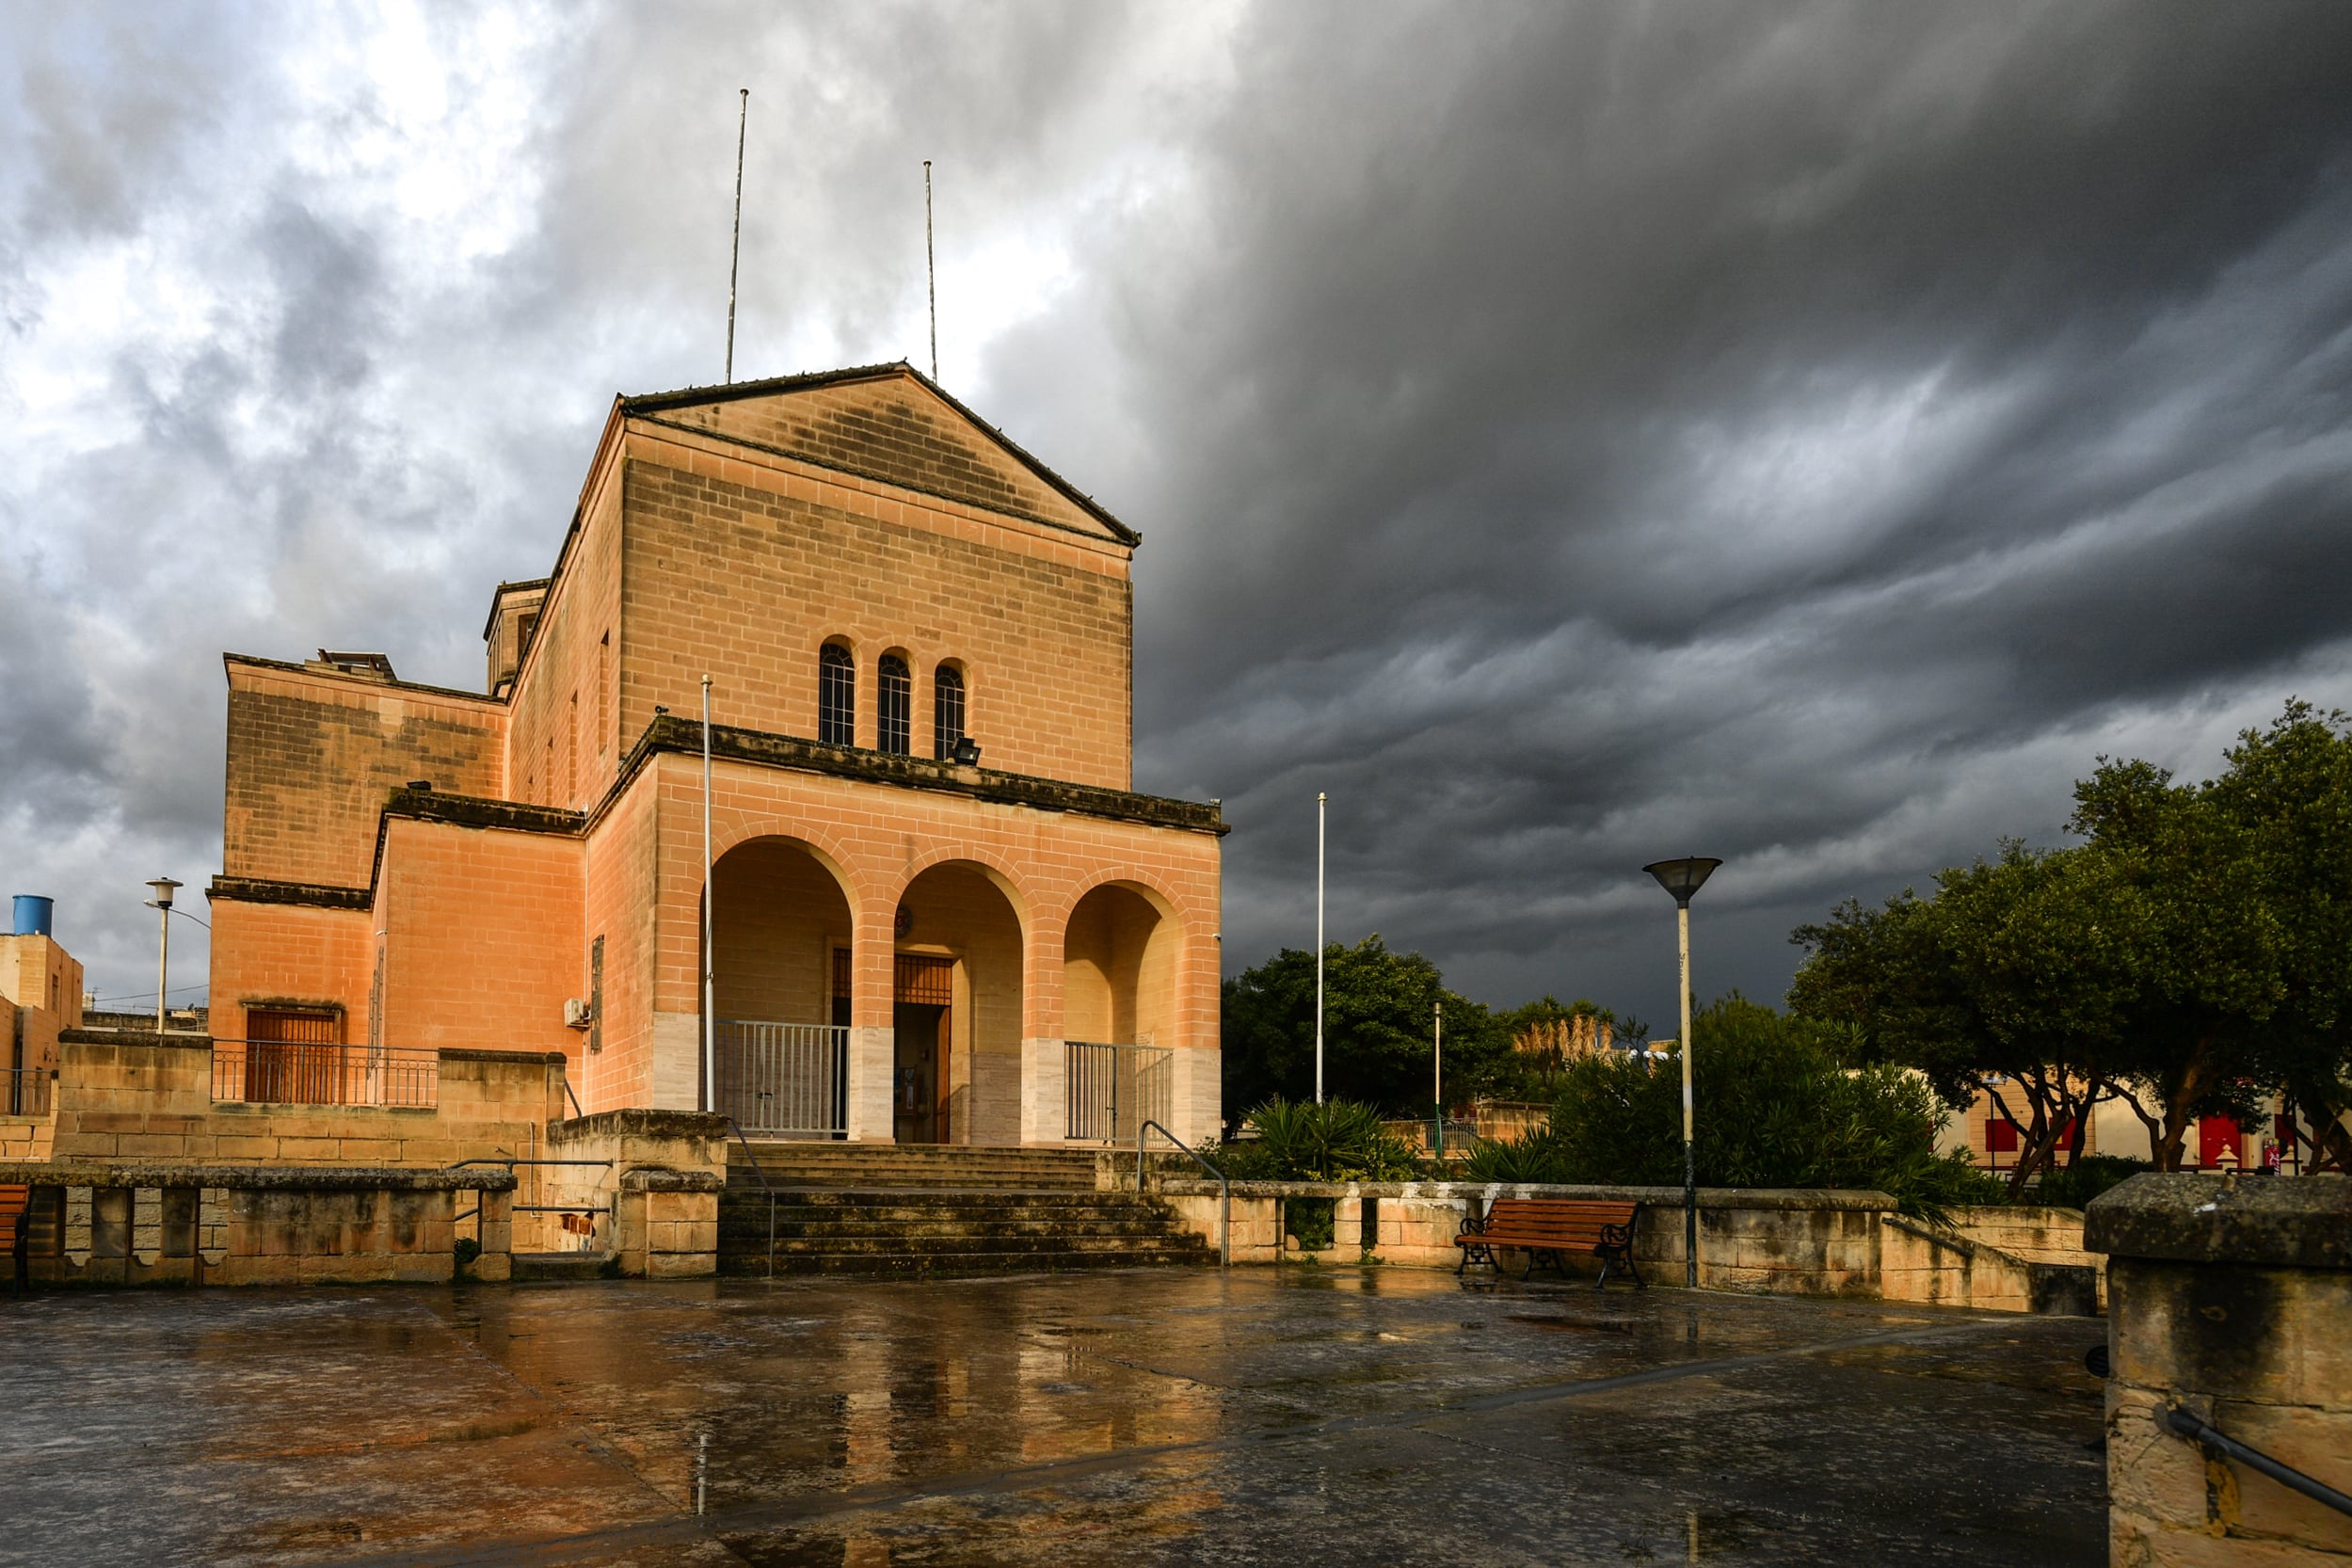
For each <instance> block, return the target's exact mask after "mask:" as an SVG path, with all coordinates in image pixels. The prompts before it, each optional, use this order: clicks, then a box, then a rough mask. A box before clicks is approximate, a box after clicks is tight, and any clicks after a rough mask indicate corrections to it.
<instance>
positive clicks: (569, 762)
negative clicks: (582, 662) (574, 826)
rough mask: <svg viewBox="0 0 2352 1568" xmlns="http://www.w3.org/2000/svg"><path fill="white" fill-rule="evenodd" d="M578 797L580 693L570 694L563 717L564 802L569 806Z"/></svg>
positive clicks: (576, 800)
mask: <svg viewBox="0 0 2352 1568" xmlns="http://www.w3.org/2000/svg"><path fill="white" fill-rule="evenodd" d="M579 799H580V694H579V693H578V692H574V693H572V694H571V707H570V709H569V711H568V712H567V714H566V716H565V718H564V804H565V805H566V806H570V805H573V804H575V803H576V802H578V800H579Z"/></svg>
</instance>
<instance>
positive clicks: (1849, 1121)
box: [1468, 995, 2001, 1219]
mask: <svg viewBox="0 0 2352 1568" xmlns="http://www.w3.org/2000/svg"><path fill="white" fill-rule="evenodd" d="M1691 1034H1692V1036H1693V1037H1694V1038H1695V1039H1696V1040H1697V1042H1698V1049H1697V1055H1696V1057H1695V1058H1694V1066H1695V1072H1694V1075H1693V1076H1694V1085H1695V1097H1696V1102H1697V1108H1698V1115H1697V1132H1696V1138H1695V1141H1694V1148H1693V1152H1694V1156H1695V1162H1696V1164H1697V1167H1698V1178H1699V1185H1701V1186H1702V1187H1823V1188H1875V1189H1877V1190H1879V1191H1880V1192H1886V1193H1888V1194H1890V1195H1892V1196H1893V1197H1894V1198H1895V1200H1896V1206H1897V1207H1898V1208H1900V1209H1901V1210H1902V1211H1903V1212H1905V1213H1907V1214H1916V1215H1921V1216H1924V1217H1927V1218H1929V1219H1941V1218H1943V1217H1944V1213H1945V1211H1946V1210H1948V1209H1950V1208H1956V1207H1960V1206H1962V1205H1968V1204H1976V1203H1997V1202H1999V1201H2000V1193H2001V1185H2000V1183H1999V1182H1998V1181H1997V1180H1996V1179H1994V1178H1992V1177H1990V1176H1986V1175H1985V1174H1984V1173H1982V1172H1980V1171H1977V1170H1976V1169H1975V1168H1974V1167H1973V1166H1971V1165H1970V1164H1969V1162H1968V1157H1967V1156H1966V1155H1965V1154H1960V1153H1956V1154H1953V1155H1950V1156H1945V1157H1939V1156H1938V1155H1937V1154H1936V1152H1935V1139H1936V1132H1937V1129H1938V1128H1940V1127H1941V1126H1942V1125H1943V1121H1944V1110H1943V1107H1942V1106H1941V1105H1940V1104H1939V1103H1938V1102H1937V1100H1936V1097H1935V1095H1934V1092H1933V1091H1932V1090H1930V1089H1929V1088H1928V1084H1927V1083H1926V1081H1925V1080H1922V1079H1920V1078H1919V1077H1918V1076H1917V1075H1915V1074H1912V1073H1909V1072H1906V1071H1904V1070H1902V1069H1901V1068H1897V1067H1885V1066H1880V1067H1863V1068H1857V1069H1848V1068H1846V1067H1843V1066H1841V1065H1839V1064H1838V1060H1837V1057H1836V1056H1835V1054H1834V1053H1833V1052H1832V1049H1831V1048H1830V1045H1829V1043H1828V1042H1826V1041H1824V1040H1823V1039H1821V1038H1820V1037H1819V1035H1818V1033H1817V1032H1816V1027H1815V1026H1814V1025H1811V1024H1809V1023H1806V1022H1804V1021H1802V1020H1799V1019H1793V1018H1786V1017H1784V1016H1781V1015H1780V1014H1778V1013H1776V1012H1774V1011H1773V1010H1772V1009H1771V1008H1769V1007H1764V1006H1760V1005H1758V1004H1757V1003H1754V1002H1751V1001H1747V1000H1742V999H1741V998H1739V997H1738V996H1736V995H1734V996H1731V997H1728V998H1725V999H1724V1000H1720V1001H1718V1002H1716V1003H1715V1004H1714V1005H1713V1006H1711V1007H1708V1008H1707V1009H1705V1010H1704V1011H1703V1012H1702V1013H1700V1014H1699V1015H1698V1016H1697V1017H1696V1018H1694V1019H1693V1020H1692V1029H1691ZM1468 1174H1469V1175H1470V1176H1471V1177H1472V1179H1474V1180H1480V1181H1555V1182H1570V1183H1613V1184H1623V1185H1626V1186H1639V1187H1679V1186H1681V1185H1682V1178H1683V1150H1682V1064H1681V1063H1680V1062H1679V1061H1677V1060H1676V1059H1674V1058H1673V1057H1671V1056H1670V1057H1668V1058H1666V1059H1664V1060H1663V1061H1660V1062H1657V1063H1656V1064H1653V1063H1652V1062H1651V1061H1650V1059H1648V1058H1647V1057H1643V1056H1638V1055H1633V1054H1619V1053H1610V1054H1605V1055H1600V1056H1593V1057H1587V1058H1585V1059H1584V1060H1582V1061H1579V1062H1576V1063H1573V1064H1570V1065H1569V1067H1568V1068H1567V1069H1566V1071H1565V1072H1564V1073H1563V1075H1562V1078H1561V1086H1560V1099H1559V1101H1558V1103H1557V1104H1555V1105H1554V1106H1553V1108H1552V1119H1551V1124H1550V1126H1549V1127H1548V1128H1545V1129H1544V1130H1543V1131H1541V1132H1538V1133H1535V1134H1533V1135H1532V1136H1530V1137H1528V1138H1526V1139H1523V1140H1521V1141H1520V1142H1518V1143H1515V1144H1481V1145H1480V1147H1478V1148H1477V1149H1475V1150H1473V1151H1472V1152H1471V1156H1470V1160H1469V1169H1468Z"/></svg>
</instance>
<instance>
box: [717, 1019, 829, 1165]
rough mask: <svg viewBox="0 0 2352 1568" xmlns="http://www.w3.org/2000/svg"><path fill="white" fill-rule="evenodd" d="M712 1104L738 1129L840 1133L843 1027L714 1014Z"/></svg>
mask: <svg viewBox="0 0 2352 1568" xmlns="http://www.w3.org/2000/svg"><path fill="white" fill-rule="evenodd" d="M717 1046H718V1059H719V1060H718V1066H719V1099H718V1107H719V1110H720V1112H722V1113H723V1114H726V1115H728V1116H732V1117H734V1118H735V1125H736V1126H738V1127H740V1128H743V1129H744V1131H745V1132H782V1133H793V1134H797V1135H799V1136H801V1137H805V1138H806V1137H817V1138H840V1137H843V1136H845V1135H846V1134H847V1132H848V1130H849V1031H848V1030H846V1029H843V1028H840V1026H838V1025H835V1024H784V1023H770V1022H768V1021H766V1020H764V1019H760V1018H721V1019H720V1020H718V1040H717Z"/></svg>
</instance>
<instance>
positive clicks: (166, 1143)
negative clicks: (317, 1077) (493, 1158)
mask: <svg viewBox="0 0 2352 1568" xmlns="http://www.w3.org/2000/svg"><path fill="white" fill-rule="evenodd" d="M58 1049H59V1052H60V1060H59V1064H58V1076H57V1081H56V1094H55V1109H54V1112H53V1113H52V1116H51V1118H50V1128H51V1134H50V1136H51V1157H52V1158H54V1159H57V1160H154V1161H176V1162H182V1163H201V1162H206V1161H221V1162H224V1163H231V1164H252V1165H274V1164H298V1165H336V1164H348V1165H397V1166H431V1167H439V1166H444V1165H451V1164H455V1163H456V1161H458V1160H471V1159H479V1158H482V1157H485V1156H489V1155H499V1154H503V1155H510V1156H526V1155H528V1154H529V1153H530V1152H531V1151H532V1150H533V1149H534V1148H535V1147H536V1144H538V1142H539V1140H540V1139H541V1138H542V1136H543V1134H542V1132H541V1128H544V1127H545V1126H546V1125H547V1124H548V1123H549V1122H550V1121H552V1120H553V1119H555V1118H557V1117H560V1116H561V1115H563V1114H564V1112H565V1110H566V1109H567V1107H566V1103H565V1094H564V1058H563V1057H561V1056H559V1055H553V1054H546V1053H540V1052H532V1051H461V1050H446V1051H443V1052H441V1053H440V1064H439V1072H440V1080H439V1082H438V1084H437V1086H436V1091H437V1092H436V1099H437V1103H436V1104H434V1105H432V1106H430V1107H409V1106H385V1105H280V1104H248V1103H246V1102H244V1101H239V1100H215V1099H214V1098H213V1097H212V1070H213V1053H212V1042H211V1041H210V1040H209V1039H207V1038H205V1037H204V1036H202V1035H200V1034H195V1035H180V1034H165V1035H137V1034H111V1033H104V1032H97V1031H87V1032H69V1033H67V1034H66V1035H64V1036H63V1037H62V1038H61V1040H60V1043H59V1047H58ZM5 1136H6V1134H5V1132H4V1131H0V1137H5Z"/></svg>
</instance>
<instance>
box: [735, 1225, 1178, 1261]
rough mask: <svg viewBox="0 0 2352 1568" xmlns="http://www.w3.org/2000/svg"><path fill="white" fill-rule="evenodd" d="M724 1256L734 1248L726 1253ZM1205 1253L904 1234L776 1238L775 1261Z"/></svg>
mask: <svg viewBox="0 0 2352 1568" xmlns="http://www.w3.org/2000/svg"><path fill="white" fill-rule="evenodd" d="M765 1246H766V1239H765V1238H764V1237H760V1238H754V1239H753V1240H752V1244H751V1245H749V1246H747V1247H745V1248H744V1249H743V1251H744V1253H745V1254H746V1255H747V1256H754V1257H757V1256H760V1253H761V1251H762V1250H763V1249H764V1248H765ZM722 1250H723V1251H731V1250H733V1249H728V1248H722ZM1204 1250H1206V1245H1205V1243H1203V1242H1202V1240H1200V1238H1198V1237H1196V1236H1192V1235H1191V1234H1189V1233H1186V1232H1181V1231H1178V1232H1172V1233H1167V1234H1163V1235H1158V1236H1008V1235H954V1236H926V1235H921V1234H919V1233H902V1234H899V1235H894V1236H805V1237H803V1236H782V1235H779V1236H777V1237H776V1256H777V1257H778V1258H781V1257H783V1256H785V1255H786V1254H788V1253H790V1254H796V1255H810V1254H819V1253H823V1254H835V1253H838V1254H841V1255H843V1256H847V1255H850V1254H864V1255H870V1256H889V1255H892V1254H904V1255H905V1256H909V1257H916V1256H925V1255H928V1254H933V1253H1014V1252H1019V1253H1058V1252H1069V1253H1131V1252H1181V1253H1185V1254H1187V1255H1191V1254H1194V1253H1199V1252H1202V1251H1204Z"/></svg>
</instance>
